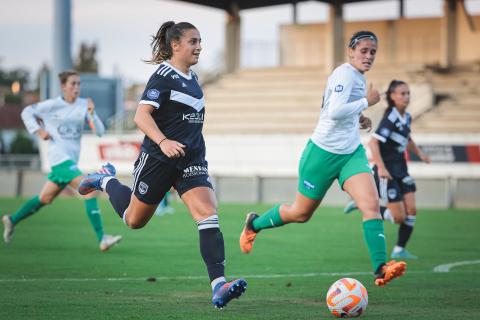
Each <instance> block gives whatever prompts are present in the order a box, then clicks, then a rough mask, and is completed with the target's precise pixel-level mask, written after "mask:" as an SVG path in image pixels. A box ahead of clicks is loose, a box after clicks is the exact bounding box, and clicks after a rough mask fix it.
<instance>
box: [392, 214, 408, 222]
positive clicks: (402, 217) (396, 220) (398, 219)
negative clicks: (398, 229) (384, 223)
mask: <svg viewBox="0 0 480 320" xmlns="http://www.w3.org/2000/svg"><path fill="white" fill-rule="evenodd" d="M393 221H394V222H395V223H398V224H402V223H404V222H405V215H400V216H398V217H396V216H394V217H393Z"/></svg>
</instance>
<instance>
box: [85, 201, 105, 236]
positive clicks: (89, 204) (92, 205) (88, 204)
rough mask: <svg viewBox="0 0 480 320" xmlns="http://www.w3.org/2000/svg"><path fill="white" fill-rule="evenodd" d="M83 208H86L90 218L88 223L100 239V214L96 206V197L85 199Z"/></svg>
mask: <svg viewBox="0 0 480 320" xmlns="http://www.w3.org/2000/svg"><path fill="white" fill-rule="evenodd" d="M85 209H86V210H87V216H88V219H89V220H90V224H91V225H92V227H93V230H94V231H95V235H96V236H97V239H98V241H102V238H103V225H102V216H101V215H100V209H99V208H98V202H97V198H92V199H87V200H85Z"/></svg>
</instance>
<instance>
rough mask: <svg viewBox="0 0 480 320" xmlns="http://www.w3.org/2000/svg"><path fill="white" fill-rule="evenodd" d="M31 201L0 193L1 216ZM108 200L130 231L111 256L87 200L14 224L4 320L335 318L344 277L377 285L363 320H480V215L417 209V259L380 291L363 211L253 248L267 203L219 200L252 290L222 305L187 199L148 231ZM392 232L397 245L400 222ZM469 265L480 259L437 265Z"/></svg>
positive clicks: (326, 213)
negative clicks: (442, 268) (332, 301)
mask: <svg viewBox="0 0 480 320" xmlns="http://www.w3.org/2000/svg"><path fill="white" fill-rule="evenodd" d="M22 201H23V200H22V199H11V198H8V199H7V198H2V199H0V214H5V213H10V212H12V211H14V210H15V209H16V208H17V207H18V206H19V205H20V204H21V203H22ZM101 207H102V212H103V219H104V224H105V230H106V232H107V233H110V234H122V235H123V237H124V238H123V240H122V242H121V243H120V244H119V245H118V246H116V247H114V248H112V249H111V250H110V251H109V252H106V253H102V252H100V251H99V249H98V243H97V242H96V239H95V236H94V233H93V231H92V229H91V228H90V226H89V223H88V221H87V218H86V215H85V212H84V206H83V202H82V201H80V200H78V199H70V198H60V199H57V200H56V201H55V202H54V203H53V204H52V205H50V206H49V207H44V208H43V209H42V210H41V211H40V212H39V213H37V214H36V215H35V216H33V217H31V218H30V219H27V220H25V221H22V222H21V223H20V224H19V225H18V226H17V229H16V232H15V236H14V239H13V241H12V243H11V244H10V245H8V246H6V245H3V243H2V244H1V245H0V319H262V320H263V319H288V320H292V319H333V318H334V317H333V316H331V315H330V313H329V312H328V309H327V307H326V305H325V302H324V300H325V294H326V292H327V290H328V287H329V286H330V285H331V284H332V283H333V282H334V281H335V280H337V279H339V278H342V277H345V276H348V277H354V278H356V279H358V280H360V281H361V282H362V283H363V284H364V285H365V287H366V288H367V290H368V293H369V306H368V307H367V311H366V312H365V314H364V315H362V318H365V319H389V320H393V319H454V318H471V319H473V318H477V319H479V318H480V316H479V314H480V306H479V303H478V301H479V297H480V271H479V267H480V247H479V240H480V236H479V234H480V233H479V231H478V228H479V226H480V210H419V215H418V218H417V223H416V226H415V232H414V234H413V236H412V239H411V242H410V244H409V250H410V251H411V252H412V253H414V254H416V255H418V256H419V257H420V259H419V260H417V261H410V262H408V270H407V274H406V275H405V276H404V277H402V278H401V279H399V280H396V281H394V282H392V283H391V284H389V285H388V286H387V287H386V288H377V287H375V286H374V285H373V277H372V275H371V274H370V272H371V266H370V262H369V259H368V254H367V249H366V246H365V245H364V242H363V235H362V228H361V218H360V215H359V214H358V213H354V214H351V215H348V216H347V215H344V214H343V213H342V211H341V209H339V208H320V209H318V210H317V212H316V213H315V215H314V217H313V218H312V219H311V220H310V221H309V222H308V223H306V224H303V225H288V226H285V227H282V228H279V229H277V230H265V231H262V233H260V234H259V236H258V237H257V241H256V243H255V248H254V250H253V252H252V253H251V254H250V255H244V254H242V253H241V252H240V249H239V248H238V236H239V234H240V231H241V229H242V227H243V221H244V218H245V213H246V212H248V211H251V210H257V211H259V212H263V210H265V209H267V208H268V207H269V206H266V205H233V204H225V205H221V206H220V208H219V212H220V225H221V227H222V231H223V234H224V238H225V246H226V257H227V268H226V270H227V275H228V276H229V277H230V278H231V277H234V276H235V277H238V276H241V277H245V279H246V280H247V281H248V289H247V292H246V293H245V295H244V296H242V298H241V299H240V300H236V301H232V302H231V303H230V304H229V305H228V306H227V307H226V308H225V309H223V310H215V309H214V308H213V307H212V305H211V302H210V298H211V293H210V287H209V283H208V278H207V275H206V270H205V266H204V264H203V261H202V259H201V256H200V253H199V248H198V232H197V229H196V226H195V224H194V223H193V221H192V220H191V218H190V215H189V214H188V213H187V211H186V209H185V208H184V207H183V205H182V204H180V203H175V204H174V207H175V209H176V213H175V214H173V215H167V216H162V217H157V216H154V217H153V218H152V220H151V221H150V223H149V224H148V225H147V226H146V227H145V228H143V229H140V230H129V229H127V228H126V227H125V226H124V225H123V223H122V222H121V221H120V219H118V217H117V216H116V214H115V213H114V212H113V210H112V209H111V207H110V205H109V203H108V201H106V200H102V201H101ZM385 229H386V235H387V241H388V251H389V252H390V250H391V248H392V246H393V245H394V242H395V240H396V234H397V230H398V227H397V226H393V225H390V224H385ZM462 261H474V262H475V261H476V262H477V263H476V264H475V263H472V264H465V265H459V266H455V267H452V268H451V269H450V271H449V272H443V273H438V272H433V269H434V268H435V267H436V266H438V265H442V264H448V263H454V262H462ZM148 280H150V281H148ZM152 280H155V281H152Z"/></svg>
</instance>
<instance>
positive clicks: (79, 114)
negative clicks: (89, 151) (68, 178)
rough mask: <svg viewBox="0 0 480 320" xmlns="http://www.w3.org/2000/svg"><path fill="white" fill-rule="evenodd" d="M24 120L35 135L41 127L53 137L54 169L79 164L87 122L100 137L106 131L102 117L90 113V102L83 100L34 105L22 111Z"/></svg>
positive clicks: (51, 158)
mask: <svg viewBox="0 0 480 320" xmlns="http://www.w3.org/2000/svg"><path fill="white" fill-rule="evenodd" d="M22 119H23V122H24V124H25V126H26V127H27V130H28V132H30V133H31V134H34V133H35V132H37V131H38V130H39V129H40V128H43V129H44V130H45V131H47V132H48V133H49V134H50V136H51V139H50V140H49V146H48V161H49V163H50V166H51V167H53V166H55V165H57V164H60V163H62V162H64V161H66V160H72V161H74V162H75V163H77V162H78V158H79V156H80V139H81V137H82V133H83V129H84V127H85V124H86V123H89V122H90V123H93V126H94V127H95V133H96V135H97V136H102V135H103V133H104V132H105V127H104V125H103V123H102V121H101V120H100V118H99V117H98V116H97V115H96V114H95V113H94V115H93V116H91V115H90V114H89V112H88V100H87V99H83V98H77V99H76V100H75V102H74V103H68V102H66V101H65V100H63V98H62V97H57V98H55V99H49V100H45V101H42V102H39V103H36V104H32V105H30V106H28V107H26V108H25V109H24V110H23V111H22Z"/></svg>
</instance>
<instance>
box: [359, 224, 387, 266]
mask: <svg viewBox="0 0 480 320" xmlns="http://www.w3.org/2000/svg"><path fill="white" fill-rule="evenodd" d="M363 236H364V238H365V242H366V243H367V247H368V253H369V254H370V260H371V261H372V266H373V269H374V270H375V271H376V270H378V268H379V267H380V266H381V265H382V264H384V263H385V262H386V261H387V246H386V244H385V233H384V231H383V221H382V220H380V219H373V220H366V221H364V222H363Z"/></svg>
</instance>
